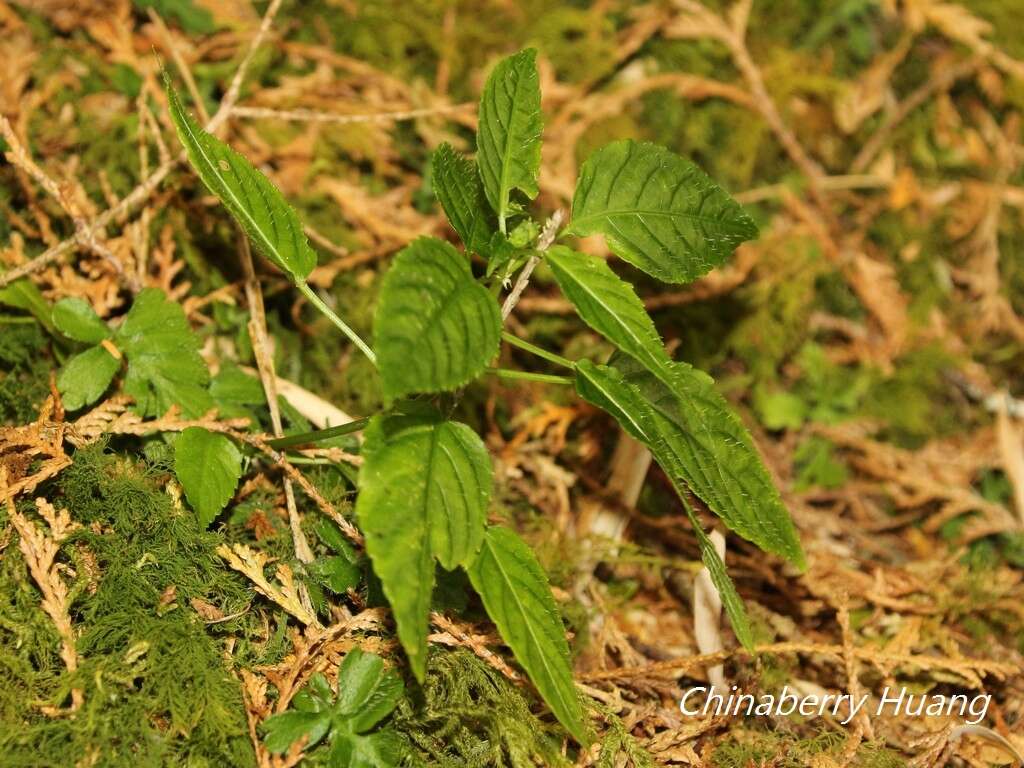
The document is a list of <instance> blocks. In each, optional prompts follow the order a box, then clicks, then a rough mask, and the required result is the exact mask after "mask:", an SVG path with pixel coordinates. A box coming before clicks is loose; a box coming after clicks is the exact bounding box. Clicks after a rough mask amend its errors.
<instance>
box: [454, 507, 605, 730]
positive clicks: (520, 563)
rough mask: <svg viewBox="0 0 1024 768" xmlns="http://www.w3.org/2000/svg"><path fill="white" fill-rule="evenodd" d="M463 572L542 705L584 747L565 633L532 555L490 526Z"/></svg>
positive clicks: (580, 711) (517, 540)
mask: <svg viewBox="0 0 1024 768" xmlns="http://www.w3.org/2000/svg"><path fill="white" fill-rule="evenodd" d="M467 572H468V573H469V579H470V581H471V582H472V584H473V588H474V589H475V590H476V591H477V592H478V593H479V594H480V597H481V598H482V599H483V601H484V607H485V608H486V609H487V615H488V616H490V617H491V619H492V620H493V621H494V623H495V624H496V625H497V627H498V631H499V632H501V636H502V638H503V639H504V640H505V642H506V643H508V646H509V648H511V649H512V652H513V653H514V654H515V657H516V659H517V660H518V661H519V663H520V664H522V665H523V668H524V669H525V670H526V671H527V672H528V673H529V675H530V679H531V680H532V681H533V684H534V685H535V686H537V690H538V691H540V694H541V696H543V697H544V701H546V702H547V704H548V706H549V707H551V711H552V712H554V713H555V716H556V717H557V718H558V720H559V722H561V723H562V725H564V726H565V727H566V729H567V730H568V731H569V733H571V734H572V735H573V737H574V738H575V739H576V740H577V741H578V742H580V744H584V745H586V744H587V743H588V742H589V741H590V735H589V733H588V728H587V723H586V720H585V718H584V716H583V707H582V706H581V705H580V699H579V696H578V695H577V693H576V686H575V685H574V683H573V678H572V665H571V664H570V662H569V644H568V643H567V642H566V640H565V627H563V626H562V619H561V617H560V616H559V614H558V606H557V605H555V598H554V597H553V596H552V594H551V587H549V586H548V579H547V576H546V575H545V573H544V570H543V569H542V568H541V567H540V564H539V563H538V562H537V558H536V557H534V555H533V552H532V551H531V550H530V548H529V547H528V546H526V544H525V543H524V542H523V540H522V539H520V538H519V537H518V536H517V535H516V534H515V533H513V532H512V531H510V530H508V529H507V528H502V527H500V526H491V527H489V528H488V529H487V535H486V536H485V537H484V545H483V548H482V549H481V550H480V555H479V556H478V557H477V559H476V560H475V561H474V562H473V564H472V565H471V566H470V567H469V568H467Z"/></svg>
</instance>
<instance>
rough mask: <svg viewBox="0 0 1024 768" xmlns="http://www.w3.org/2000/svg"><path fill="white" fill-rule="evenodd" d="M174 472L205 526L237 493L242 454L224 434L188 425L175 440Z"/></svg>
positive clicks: (201, 523) (204, 526)
mask: <svg viewBox="0 0 1024 768" xmlns="http://www.w3.org/2000/svg"><path fill="white" fill-rule="evenodd" d="M174 474H176V475H177V476H178V480H179V482H181V487H182V488H184V489H185V496H186V498H188V503H189V504H191V505H192V508H193V509H195V511H196V513H197V514H198V515H199V525H200V527H202V528H206V527H207V526H209V525H210V523H212V522H213V520H214V518H215V517H217V515H218V514H219V513H220V511H221V510H222V509H224V506H225V505H226V504H227V503H228V502H229V501H230V500H231V497H232V496H234V495H235V487H236V486H237V485H238V479H239V478H240V477H241V476H242V454H241V453H239V452H238V448H236V447H235V444H234V443H233V442H231V440H230V439H229V438H227V437H225V436H224V435H220V434H217V433H216V432H210V431H209V430H207V429H203V428H202V427H189V428H188V429H186V430H185V431H184V432H182V433H181V434H180V435H179V436H178V439H177V440H176V441H175V442H174Z"/></svg>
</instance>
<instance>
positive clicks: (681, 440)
mask: <svg viewBox="0 0 1024 768" xmlns="http://www.w3.org/2000/svg"><path fill="white" fill-rule="evenodd" d="M576 374H577V375H576V389H577V392H578V393H579V394H580V396H581V397H582V398H583V399H584V400H586V401H587V402H590V403H592V404H594V405H596V406H598V407H599V408H602V409H603V410H605V411H607V412H608V413H610V414H611V415H612V416H614V417H615V419H616V420H617V421H618V422H619V423H620V424H621V425H622V426H623V428H624V429H626V430H627V431H629V432H630V433H631V434H632V435H633V436H634V437H636V438H637V439H638V440H640V441H642V442H643V443H645V444H646V445H647V446H648V447H649V448H650V449H651V452H652V453H653V454H654V457H655V459H657V461H658V463H659V464H660V465H661V466H662V468H663V469H664V470H665V472H666V473H667V474H668V476H669V478H670V479H671V480H672V482H673V483H675V484H677V488H678V489H679V492H680V494H682V493H685V489H687V488H688V489H689V490H691V491H693V493H695V494H696V495H697V496H698V497H700V498H701V499H702V500H703V501H704V503H706V504H707V505H708V507H709V508H710V509H711V511H713V512H714V513H715V514H716V515H718V516H719V517H720V518H721V519H722V521H723V522H725V524H726V525H727V526H729V528H731V529H732V530H734V531H735V532H736V533H738V534H739V535H740V536H742V537H743V538H745V539H747V540H748V541H752V542H753V543H755V544H757V545H758V546H759V547H761V549H763V550H765V551H768V552H773V553H774V554H777V555H779V556H780V557H783V558H785V559H787V560H789V561H790V562H792V563H793V564H795V565H797V566H798V567H800V568H804V567H805V562H804V555H803V551H802V549H801V548H800V540H799V538H798V537H797V534H796V530H795V529H794V527H793V522H792V520H790V517H789V513H788V512H787V511H786V508H785V506H784V505H783V503H782V499H781V498H779V492H778V490H777V489H776V488H775V485H774V483H772V480H771V477H770V476H769V475H768V471H767V470H766V469H765V467H764V465H763V464H762V462H761V458H760V456H759V455H758V453H757V449H756V448H755V447H754V444H753V441H752V440H751V438H750V434H749V433H748V432H747V430H746V428H745V427H744V426H743V423H742V422H741V421H740V420H739V417H737V416H736V414H735V413H734V412H733V411H732V409H731V408H730V407H729V405H728V403H726V402H725V399H724V398H723V397H722V396H721V395H720V394H719V393H718V391H717V390H716V389H715V386H714V382H713V381H712V380H711V377H710V376H708V375H707V374H705V373H703V372H701V371H698V370H696V369H694V368H692V367H690V366H689V365H686V364H685V363H672V364H671V365H670V367H669V368H668V369H666V370H665V371H662V372H661V373H660V376H656V375H655V374H654V373H651V372H649V371H647V370H645V369H644V368H643V367H642V366H640V365H639V364H638V363H637V362H636V361H634V360H632V359H631V358H629V357H628V356H625V355H621V356H618V357H617V358H615V359H614V360H613V365H612V366H597V365H594V364H593V363H590V362H588V361H580V362H579V363H577V364H576ZM666 379H667V381H668V383H666Z"/></svg>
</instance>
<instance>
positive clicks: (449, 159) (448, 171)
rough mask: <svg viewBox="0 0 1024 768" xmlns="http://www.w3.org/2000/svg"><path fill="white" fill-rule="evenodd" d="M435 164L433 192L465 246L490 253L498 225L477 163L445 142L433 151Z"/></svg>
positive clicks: (484, 253)
mask: <svg viewBox="0 0 1024 768" xmlns="http://www.w3.org/2000/svg"><path fill="white" fill-rule="evenodd" d="M432 168H433V176H432V178H433V182H434V192H435V193H436V194H437V199H438V200H439V201H440V202H441V207H442V208H444V212H445V215H446V216H448V221H450V222H451V225H452V227H453V228H454V229H455V231H456V232H458V233H459V237H460V238H462V243H463V245H465V246H466V250H467V251H471V252H473V253H479V254H481V255H484V256H486V255H488V252H489V250H490V242H491V235H492V233H493V232H494V231H495V229H496V228H497V226H498V225H497V222H496V221H495V220H494V212H493V211H492V210H491V207H490V205H488V203H487V198H486V196H485V195H484V186H483V183H482V182H481V181H480V173H479V171H478V170H477V167H476V163H475V162H473V161H472V160H470V159H468V158H466V157H464V156H463V155H461V154H460V153H458V152H456V151H455V149H454V148H453V147H452V145H451V144H448V143H445V144H442V145H441V146H439V147H438V148H437V149H436V150H435V151H434V155H433V165H432Z"/></svg>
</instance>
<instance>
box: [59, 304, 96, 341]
mask: <svg viewBox="0 0 1024 768" xmlns="http://www.w3.org/2000/svg"><path fill="white" fill-rule="evenodd" d="M53 324H54V325H55V326H56V327H57V330H58V331H60V332H61V333H63V334H64V335H65V336H67V337H68V338H69V339H74V340H75V341H83V342H85V343H86V344H99V343H100V342H101V341H103V340H104V339H107V338H110V329H109V328H107V324H106V323H104V322H103V321H102V320H101V319H100V316H99V315H97V314H96V312H95V311H94V310H93V308H92V306H91V305H90V304H89V302H87V301H86V300H85V299H81V298H78V297H77V296H72V297H69V298H66V299H61V300H60V301H58V302H57V303H56V304H54V305H53Z"/></svg>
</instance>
